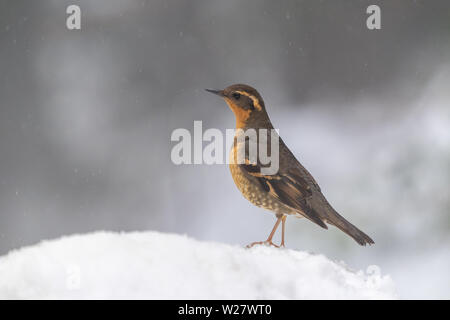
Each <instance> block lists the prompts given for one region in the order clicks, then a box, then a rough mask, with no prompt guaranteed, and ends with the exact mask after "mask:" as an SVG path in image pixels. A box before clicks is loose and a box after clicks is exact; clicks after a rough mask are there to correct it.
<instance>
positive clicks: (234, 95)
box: [232, 92, 241, 100]
mask: <svg viewBox="0 0 450 320" xmlns="http://www.w3.org/2000/svg"><path fill="white" fill-rule="evenodd" d="M232 96H233V98H234V99H236V100H239V98H240V97H241V94H240V93H239V92H233V94H232Z"/></svg>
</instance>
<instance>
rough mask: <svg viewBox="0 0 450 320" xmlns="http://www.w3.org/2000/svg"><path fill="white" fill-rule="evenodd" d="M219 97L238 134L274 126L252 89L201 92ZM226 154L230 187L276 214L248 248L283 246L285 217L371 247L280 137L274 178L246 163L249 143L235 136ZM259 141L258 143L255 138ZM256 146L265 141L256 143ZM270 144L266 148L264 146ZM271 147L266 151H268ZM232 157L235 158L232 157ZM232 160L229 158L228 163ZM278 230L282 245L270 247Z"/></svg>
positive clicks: (258, 163) (236, 86) (239, 87)
mask: <svg viewBox="0 0 450 320" xmlns="http://www.w3.org/2000/svg"><path fill="white" fill-rule="evenodd" d="M205 90H206V91H208V92H210V93H213V94H215V95H218V96H219V97H221V98H223V99H224V100H225V102H226V103H227V104H228V106H229V108H230V109H231V110H232V111H233V113H234V115H235V118H236V130H238V129H241V130H242V131H244V132H245V130H249V129H255V130H260V129H266V132H269V131H270V132H273V129H274V127H273V125H272V122H271V120H270V118H269V115H268V113H267V111H266V107H265V103H264V100H263V99H262V97H261V95H260V94H259V93H258V91H257V90H256V89H254V88H253V87H251V86H249V85H246V84H233V85H230V86H228V87H226V88H225V89H223V90H216V89H205ZM234 138H235V139H234V142H233V145H232V149H231V151H230V161H229V169H230V172H231V176H232V177H233V180H234V183H235V184H236V186H237V188H238V189H239V191H240V192H241V193H242V195H243V196H244V197H245V198H246V199H247V200H248V201H250V202H251V203H252V204H254V205H256V206H257V207H262V208H264V209H267V210H269V211H272V212H273V213H274V214H275V217H276V222H275V225H274V227H273V228H272V231H271V232H270V234H269V236H268V238H267V239H266V240H265V241H257V242H253V243H251V244H249V245H248V246H247V247H248V248H251V247H253V246H254V245H260V244H261V245H267V246H274V247H277V248H282V247H285V223H286V219H287V217H288V216H294V217H298V218H307V219H309V220H310V221H312V222H314V223H315V224H317V225H318V226H320V227H322V228H324V229H328V226H327V224H329V225H332V226H335V227H337V228H338V229H340V230H341V231H343V232H344V233H346V234H347V235H349V236H350V237H351V238H353V239H354V240H355V241H356V242H357V243H358V244H359V245H362V246H365V245H366V244H369V245H371V244H374V243H375V242H374V241H373V240H372V239H371V238H370V237H369V236H368V235H367V234H365V233H364V232H362V231H361V230H359V229H358V228H357V227H355V226H354V225H353V224H351V223H350V222H349V221H347V220H346V219H345V218H344V217H343V216H341V215H340V214H339V213H338V212H337V211H336V210H335V209H334V208H333V207H332V206H331V205H330V203H329V202H328V200H327V199H326V198H325V196H324V195H323V193H322V191H321V188H320V187H319V185H318V183H317V182H316V180H315V179H314V178H313V176H312V175H311V174H310V173H309V171H308V170H306V169H305V167H303V165H302V164H301V163H300V162H299V161H298V160H297V159H296V157H295V156H294V154H293V153H292V152H291V151H290V150H289V148H288V147H287V146H286V144H285V143H284V142H283V140H282V139H281V137H279V136H278V137H277V139H279V141H278V148H279V149H278V155H279V159H278V161H279V167H278V171H277V172H276V173H274V174H264V173H263V170H262V169H263V167H264V164H263V163H262V162H261V161H259V159H257V161H250V159H249V157H248V154H247V152H248V150H249V147H248V139H247V138H246V140H245V141H244V143H245V145H244V146H242V140H241V143H240V142H239V141H238V139H237V137H236V135H235V137H234ZM258 139H261V138H260V137H258ZM258 141H259V142H258V143H260V142H261V141H263V140H258ZM267 141H269V140H267ZM267 144H269V143H267ZM242 147H244V148H245V151H246V152H245V161H241V162H239V161H233V160H236V158H235V157H236V153H237V152H238V148H242ZM269 149H270V148H268V150H269ZM233 157H234V158H233ZM231 158H233V159H231ZM280 223H281V225H282V233H281V243H280V244H279V245H277V244H275V243H273V236H274V235H275V232H276V231H277V229H278V227H279V225H280Z"/></svg>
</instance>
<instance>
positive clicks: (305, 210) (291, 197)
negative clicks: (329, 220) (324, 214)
mask: <svg viewBox="0 0 450 320" xmlns="http://www.w3.org/2000/svg"><path fill="white" fill-rule="evenodd" d="M239 167H240V168H241V169H242V171H243V172H244V173H246V174H248V175H250V176H252V177H254V178H255V179H257V181H258V182H259V183H260V184H261V187H262V188H263V189H264V190H265V191H266V192H268V193H269V194H271V195H272V196H273V197H274V198H276V199H278V200H279V201H281V202H282V203H284V204H285V205H287V206H288V207H290V208H292V209H294V210H295V211H298V212H299V213H300V214H302V215H303V216H305V217H306V218H308V219H309V220H311V221H313V222H315V223H317V224H318V225H319V226H321V227H322V228H324V229H328V227H327V225H326V224H325V223H324V222H323V221H322V219H321V218H320V216H319V214H318V213H317V212H316V211H315V210H314V209H313V208H312V207H311V206H310V205H309V203H308V199H310V198H311V197H312V196H313V193H312V190H311V186H310V184H309V183H308V181H307V180H306V179H305V178H304V177H303V175H302V174H301V171H299V170H296V169H295V168H292V169H289V170H287V171H286V172H279V173H277V174H274V175H263V174H261V167H260V165H259V164H240V165H239Z"/></svg>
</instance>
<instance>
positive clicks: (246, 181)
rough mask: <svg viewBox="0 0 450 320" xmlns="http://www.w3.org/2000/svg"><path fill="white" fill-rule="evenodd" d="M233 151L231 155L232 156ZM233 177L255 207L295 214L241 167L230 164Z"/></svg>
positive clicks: (279, 212) (277, 212) (278, 212)
mask: <svg viewBox="0 0 450 320" xmlns="http://www.w3.org/2000/svg"><path fill="white" fill-rule="evenodd" d="M232 154H233V151H232V152H231V153H230V157H231V156H232ZM230 171H231V176H232V177H233V180H234V183H235V184H236V186H237V187H238V189H239V191H241V193H242V195H243V196H244V197H245V198H246V199H247V200H248V201H250V202H251V203H253V204H254V205H255V206H258V207H261V208H264V209H267V210H270V211H273V212H275V213H276V214H295V212H293V211H292V210H291V209H290V208H289V207H287V206H285V205H284V204H283V203H281V202H280V201H278V200H277V199H276V198H274V197H273V196H271V195H270V194H269V193H268V192H267V191H265V190H264V189H262V187H261V185H260V183H259V182H258V181H257V178H254V177H252V176H249V175H248V174H246V173H244V172H243V171H242V169H241V168H240V167H239V165H236V164H230Z"/></svg>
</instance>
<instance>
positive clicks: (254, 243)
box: [246, 240, 284, 248]
mask: <svg viewBox="0 0 450 320" xmlns="http://www.w3.org/2000/svg"><path fill="white" fill-rule="evenodd" d="M257 244H263V245H265V246H268V247H270V246H273V247H275V248H281V247H284V244H283V245H280V246H278V245H276V244H275V243H273V242H272V241H269V240H266V241H257V242H252V243H250V244H249V245H247V246H246V248H251V247H253V246H254V245H257Z"/></svg>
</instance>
